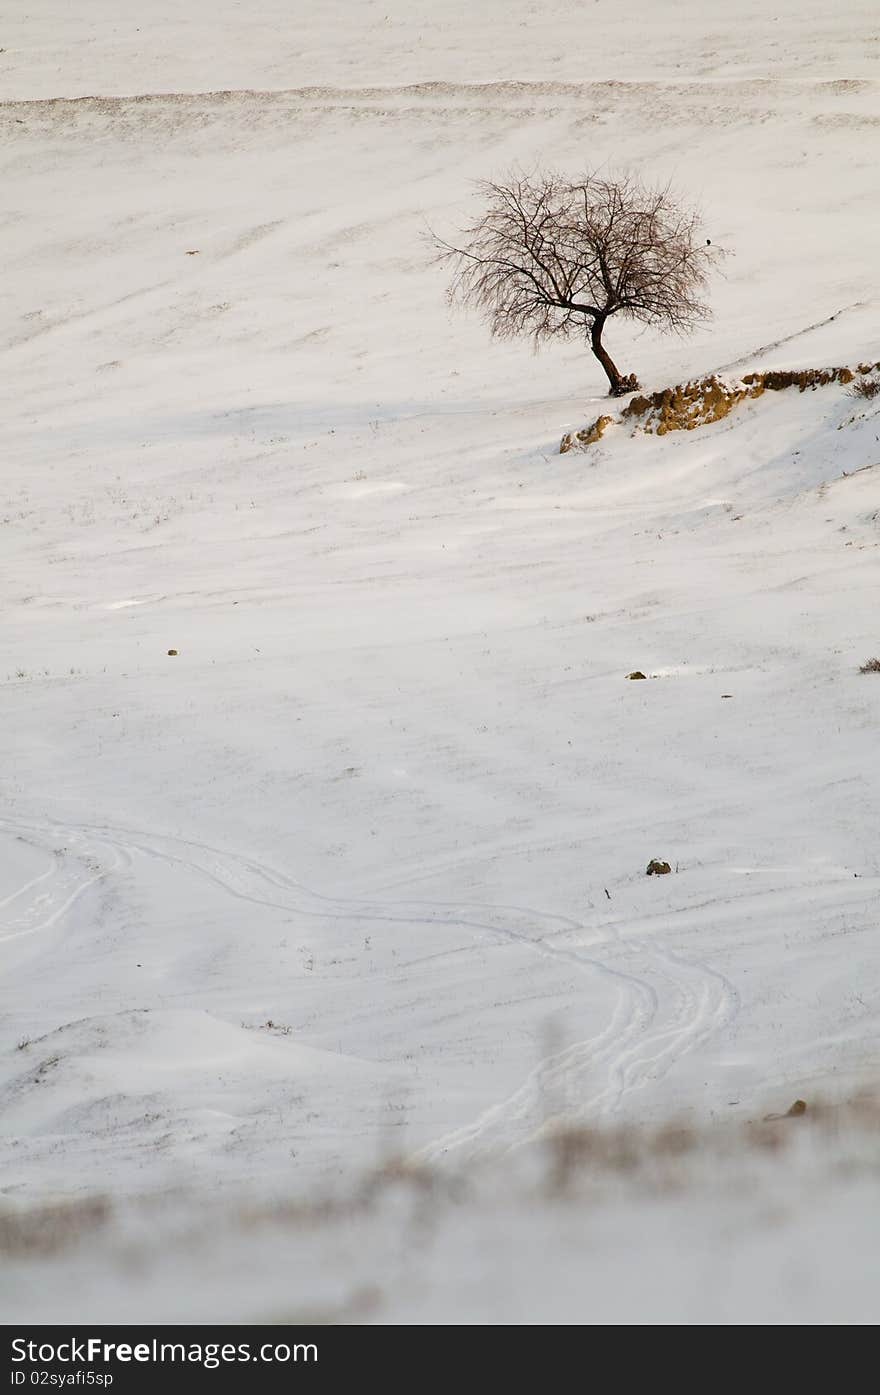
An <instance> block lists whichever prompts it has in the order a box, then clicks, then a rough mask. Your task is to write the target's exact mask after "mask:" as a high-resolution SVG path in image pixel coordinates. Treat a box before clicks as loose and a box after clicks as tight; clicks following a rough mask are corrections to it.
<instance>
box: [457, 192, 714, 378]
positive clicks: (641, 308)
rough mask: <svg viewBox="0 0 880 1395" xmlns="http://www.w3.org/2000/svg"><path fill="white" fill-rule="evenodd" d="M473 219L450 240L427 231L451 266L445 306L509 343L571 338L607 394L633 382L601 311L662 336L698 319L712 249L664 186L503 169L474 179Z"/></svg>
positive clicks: (692, 213) (691, 213) (696, 218)
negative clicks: (583, 344) (595, 363)
mask: <svg viewBox="0 0 880 1395" xmlns="http://www.w3.org/2000/svg"><path fill="white" fill-rule="evenodd" d="M479 189H480V192H481V194H482V195H483V198H484V201H485V203H484V209H483V213H482V215H481V216H480V218H479V219H478V220H477V221H476V222H475V223H474V224H473V225H472V226H471V227H469V228H466V229H465V230H464V232H463V233H462V238H461V244H460V245H454V244H452V243H449V242H445V241H443V240H442V239H441V238H439V237H436V236H435V235H433V234H432V239H433V242H434V245H435V247H436V249H437V253H438V258H439V259H440V260H441V261H443V262H447V263H449V264H450V265H451V266H452V268H453V272H454V275H453V280H452V284H451V286H450V290H449V298H450V300H451V301H462V302H464V303H465V304H469V305H474V306H476V307H477V308H478V309H479V310H481V311H482V312H483V313H484V315H485V316H486V318H487V319H488V321H489V324H490V326H491V330H492V333H493V334H494V335H496V336H497V337H498V338H502V339H508V338H513V337H515V336H517V335H521V334H528V335H531V337H532V339H533V340H534V342H535V346H536V347H537V346H538V345H539V344H541V343H542V342H543V341H544V340H545V339H550V338H553V337H554V336H561V337H563V338H565V337H567V336H569V335H572V334H582V335H583V336H584V337H585V338H587V339H589V342H590V346H591V348H592V350H593V353H594V354H595V355H596V358H597V359H598V360H599V362H600V363H601V365H602V367H603V368H604V370H605V372H606V374H607V376H608V381H609V383H610V385H611V394H612V396H619V395H620V394H621V393H624V392H628V391H631V390H632V389H633V388H636V387H638V383H637V382H636V380H635V378H634V377H632V376H628V377H624V376H623V375H622V374H621V373H620V372H619V371H618V369H617V367H616V365H615V364H614V362H613V360H612V359H611V357H610V355H609V354H608V352H607V350H606V349H605V347H604V346H603V343H602V333H603V331H604V329H605V325H606V322H607V321H608V320H609V319H610V318H611V316H612V315H622V316H626V317H628V318H629V319H632V320H637V321H639V322H640V323H641V324H646V325H655V326H656V327H657V328H658V329H660V330H662V331H667V332H672V333H676V334H688V333H690V332H691V331H692V330H693V329H694V328H695V327H696V326H697V324H699V323H700V322H701V321H702V320H704V319H707V318H708V317H709V314H710V311H709V308H708V306H707V305H705V304H704V303H703V301H702V300H701V299H700V293H701V292H702V291H703V289H704V287H705V286H706V283H707V281H708V272H709V269H710V265H711V262H712V258H713V254H714V253H715V251H716V249H715V248H713V247H712V246H711V244H710V242H709V240H708V239H707V238H705V237H703V235H702V233H701V229H700V215H699V213H698V212H697V211H696V210H695V209H692V208H689V207H687V206H686V205H685V204H683V203H681V202H680V200H679V199H678V198H677V197H676V195H675V194H674V193H673V192H672V191H671V190H670V189H669V188H668V187H667V188H650V187H648V186H646V185H644V184H642V183H641V182H640V180H638V179H637V178H636V177H635V176H633V175H623V176H621V177H620V178H616V179H604V178H600V177H599V176H598V175H595V174H589V175H587V176H586V177H585V178H584V179H582V180H581V181H580V182H577V183H572V182H569V181H567V180H563V179H561V178H560V177H559V176H557V175H552V174H542V175H537V176H531V177H530V176H527V175H511V176H510V177H509V178H508V179H507V180H506V181H505V182H504V183H502V184H495V183H489V182H486V183H483V184H481V185H479Z"/></svg>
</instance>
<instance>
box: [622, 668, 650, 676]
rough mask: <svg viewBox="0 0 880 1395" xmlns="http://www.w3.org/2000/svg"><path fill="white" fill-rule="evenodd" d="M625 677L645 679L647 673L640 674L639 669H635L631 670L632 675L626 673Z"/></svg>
mask: <svg viewBox="0 0 880 1395" xmlns="http://www.w3.org/2000/svg"><path fill="white" fill-rule="evenodd" d="M626 676H627V678H647V676H648V675H647V673H642V670H641V669H640V668H636V669H633V671H632V673H628V674H627V675H626Z"/></svg>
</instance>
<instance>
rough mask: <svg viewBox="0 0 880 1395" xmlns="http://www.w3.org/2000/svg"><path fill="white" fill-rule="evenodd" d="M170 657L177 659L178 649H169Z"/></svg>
mask: <svg viewBox="0 0 880 1395" xmlns="http://www.w3.org/2000/svg"><path fill="white" fill-rule="evenodd" d="M168 657H169V659H176V658H177V650H176V649H169V650H168Z"/></svg>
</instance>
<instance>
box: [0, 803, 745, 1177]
mask: <svg viewBox="0 0 880 1395" xmlns="http://www.w3.org/2000/svg"><path fill="white" fill-rule="evenodd" d="M0 828H7V829H10V830H15V831H16V832H19V831H20V830H26V831H27V832H28V833H30V834H31V835H32V836H36V837H37V838H39V837H40V836H41V835H42V836H43V837H44V838H45V837H46V836H47V835H49V837H50V838H51V840H52V841H53V843H54V842H57V840H58V838H59V836H62V837H63V838H64V840H65V841H66V843H68V844H70V845H73V846H75V845H76V844H77V843H78V842H82V841H84V840H85V841H88V840H90V839H94V840H95V841H96V842H97V843H98V845H99V846H101V847H103V848H107V847H109V849H111V850H112V852H113V855H114V858H115V863H114V867H117V866H121V865H123V864H125V863H128V862H130V859H131V857H132V855H133V854H140V855H142V856H147V857H153V858H156V859H158V860H159V861H163V862H165V863H167V864H169V865H176V866H180V867H182V868H183V869H184V870H187V871H189V872H191V873H195V874H196V875H198V876H201V877H203V878H204V879H206V880H207V881H209V882H211V883H212V884H214V885H215V886H217V887H219V888H220V889H221V890H222V891H223V892H225V893H226V894H227V895H230V896H233V897H236V898H237V899H240V900H242V901H245V902H248V903H249V904H252V905H258V906H267V907H270V908H274V909H277V910H282V911H286V912H291V911H293V912H295V913H296V914H298V915H300V916H307V917H310V918H321V919H330V920H344V921H346V922H357V921H364V922H371V923H376V922H381V923H385V924H406V925H425V926H427V925H443V926H448V927H449V928H456V929H464V930H473V931H477V932H479V933H480V934H481V935H484V936H490V937H492V938H493V939H495V940H496V941H497V940H500V941H504V942H507V943H510V944H513V945H516V946H518V947H520V948H523V949H526V950H528V951H529V952H530V953H532V954H535V955H538V956H539V957H542V958H544V959H551V960H554V961H556V962H562V963H565V964H567V965H571V966H572V967H575V968H577V969H578V970H579V971H581V972H587V973H591V974H599V975H601V976H602V977H604V978H606V979H607V980H608V981H609V982H610V983H611V984H612V985H613V986H614V988H615V992H616V995H617V996H616V1001H615V1005H614V1008H613V1011H612V1014H611V1018H610V1020H609V1021H608V1023H607V1024H606V1026H605V1027H604V1028H603V1029H602V1031H600V1032H599V1033H597V1034H594V1035H592V1036H590V1037H587V1038H585V1039H584V1040H580V1041H577V1042H574V1043H573V1044H571V1045H570V1046H568V1047H566V1048H565V1049H564V1050H562V1051H556V1052H554V1053H553V1054H551V1055H549V1056H547V1057H546V1058H545V1059H544V1060H542V1061H540V1062H538V1064H537V1065H536V1066H535V1067H534V1069H533V1070H532V1071H530V1072H529V1074H528V1075H527V1077H526V1079H525V1080H524V1081H523V1082H522V1084H521V1085H520V1086H519V1087H518V1088H517V1089H516V1090H514V1091H513V1092H512V1093H511V1094H510V1095H509V1096H507V1097H506V1098H505V1099H503V1100H500V1101H497V1102H496V1103H495V1104H493V1105H491V1106H490V1107H489V1108H488V1109H486V1110H484V1111H483V1113H482V1114H480V1115H479V1117H478V1118H477V1119H475V1120H473V1121H471V1122H470V1123H469V1124H467V1125H464V1126H462V1127H460V1128H457V1129H454V1130H452V1131H450V1132H449V1133H447V1134H445V1135H443V1136H442V1137H440V1138H438V1139H435V1140H434V1141H433V1142H432V1143H430V1144H428V1145H427V1146H426V1147H424V1148H423V1149H421V1150H420V1151H419V1152H418V1153H417V1154H416V1156H417V1157H418V1158H420V1159H423V1160H426V1159H432V1160H434V1159H437V1158H439V1157H441V1156H444V1155H445V1154H447V1153H449V1152H451V1151H456V1152H458V1151H460V1150H463V1151H464V1152H465V1153H466V1154H467V1153H473V1152H475V1151H478V1150H482V1149H485V1148H498V1147H501V1148H510V1147H516V1146H518V1145H519V1144H521V1143H524V1142H527V1141H530V1140H532V1139H535V1138H538V1137H540V1136H541V1135H542V1134H544V1133H545V1132H546V1131H547V1130H548V1128H550V1127H552V1126H554V1125H555V1124H558V1123H559V1121H560V1118H565V1119H567V1120H572V1119H575V1120H582V1119H586V1118H590V1117H595V1116H596V1115H597V1114H598V1115H600V1116H601V1115H602V1114H604V1113H605V1112H608V1111H614V1110H617V1109H619V1108H620V1106H621V1103H622V1102H623V1100H624V1099H625V1098H626V1096H627V1095H629V1094H630V1093H631V1092H633V1091H635V1090H638V1089H641V1088H643V1087H644V1086H645V1085H647V1084H649V1083H650V1082H652V1081H656V1080H658V1079H660V1078H662V1077H663V1076H665V1075H666V1074H668V1072H669V1070H670V1069H671V1068H672V1067H673V1066H674V1064H675V1063H676V1061H678V1060H679V1059H680V1058H681V1057H682V1056H683V1055H684V1054H686V1053H687V1052H689V1051H692V1050H693V1049H694V1048H695V1047H697V1046H699V1045H700V1044H702V1042H703V1041H705V1040H706V1039H707V1038H708V1037H709V1036H711V1035H712V1034H713V1033H714V1032H716V1031H718V1030H719V1029H720V1028H721V1027H722V1026H724V1025H726V1023H728V1022H729V1021H730V1020H732V1017H733V1015H734V1014H735V1012H736V1006H737V998H736V993H735V991H734V990H733V988H732V986H731V985H730V983H729V982H728V980H727V979H725V978H724V976H723V975H722V974H720V973H718V972H717V971H715V970H711V969H707V968H705V967H704V966H702V965H700V964H698V963H695V962H691V961H688V960H685V959H683V958H681V957H680V956H677V955H675V954H673V953H672V952H670V951H666V950H664V949H663V948H661V947H660V946H659V945H658V944H656V943H654V942H650V941H645V940H639V939H632V940H630V939H623V938H622V937H621V936H620V933H619V931H618V930H617V929H616V928H615V927H614V926H606V927H604V932H605V938H603V939H602V940H601V941H600V942H599V945H598V947H597V949H598V954H595V953H589V954H588V953H585V952H583V951H582V950H580V949H578V948H576V947H572V946H568V945H565V944H559V943H555V942H554V940H553V939H551V938H542V936H541V934H540V931H539V932H538V933H536V934H530V933H527V932H526V931H524V930H520V929H516V928H514V927H513V926H512V925H511V924H510V923H509V922H510V917H511V915H513V914H516V915H518V916H524V917H527V918H528V919H529V920H531V921H532V922H534V923H536V925H537V926H540V927H542V928H543V929H544V933H545V935H546V933H547V931H548V930H549V931H550V934H551V935H555V936H564V935H566V934H567V933H577V932H582V931H583V930H584V929H585V928H586V927H585V926H584V925H582V924H581V923H580V922H578V921H576V920H574V919H572V918H571V917H568V916H565V915H560V914H558V913H553V912H547V911H542V910H540V909H536V908H534V907H526V906H521V905H492V906H487V905H476V904H474V903H467V902H436V901H417V900H412V901H410V900H406V901H404V900H393V901H378V900H374V899H368V898H354V897H341V896H328V895H325V894H322V893H319V892H315V891H312V890H311V889H309V888H308V887H306V886H305V885H304V884H303V883H302V882H299V881H297V880H296V879H294V878H292V877H290V876H288V875H286V874H285V873H282V872H279V871H278V870H277V869H275V868H273V867H270V866H267V865H266V864H263V863H261V862H258V861H257V860H256V859H254V858H251V857H246V856H240V855H238V854H234V853H229V852H226V851H225V850H223V849H220V848H216V847H213V846H212V845H210V844H207V843H201V842H198V841H195V840H189V839H183V838H176V837H172V836H170V835H166V834H150V833H144V832H142V831H140V830H133V829H125V828H113V827H108V826H106V825H78V826H75V827H73V826H68V825H64V824H61V823H55V822H48V823H42V824H41V823H38V822H29V823H26V824H16V823H13V821H12V820H8V819H0ZM77 861H78V862H80V863H82V864H84V866H83V869H82V870H80V871H79V872H78V873H77V874H76V875H74V873H73V872H72V871H71V870H70V869H67V871H66V872H65V873H64V874H63V875H62V881H61V890H62V891H67V893H68V894H67V895H66V896H65V897H64V898H63V899H62V901H61V903H60V904H58V898H59V893H56V894H55V895H54V896H52V895H51V893H50V895H49V897H48V902H49V914H48V915H45V914H44V913H43V912H44V911H45V909H46V905H45V903H46V901H47V897H45V896H42V895H38V896H36V897H33V898H31V900H30V902H25V907H24V912H23V915H22V916H20V917H19V918H18V919H17V920H16V921H15V922H13V924H20V925H21V928H18V929H14V930H12V931H11V933H9V934H7V935H5V936H3V937H2V938H4V939H10V938H16V937H17V936H19V935H24V934H32V933H34V932H35V931H36V930H40V929H45V928H48V926H50V925H51V924H53V923H54V922H55V921H57V920H58V919H59V918H60V916H62V915H63V914H64V913H65V911H66V910H67V909H69V907H70V905H72V904H73V902H74V901H75V900H76V899H77V897H78V896H79V895H81V893H82V892H83V891H85V890H86V888H87V887H88V886H90V885H92V884H93V883H94V882H96V881H98V880H100V879H101V878H102V877H104V876H106V875H107V871H108V870H112V869H105V870H103V871H102V870H100V869H99V868H97V867H96V866H95V863H94V861H90V860H89V859H88V858H87V856H86V854H85V853H81V854H77ZM84 871H85V872H86V873H88V874H89V875H85V876H84V875H83V872H84ZM58 875H59V871H58V866H57V865H56V866H54V867H53V868H50V869H49V872H47V873H42V874H40V876H39V877H36V878H33V879H31V881H30V882H28V883H27V884H26V885H25V886H23V887H21V888H19V889H18V891H17V892H14V893H12V895H11V897H7V899H6V902H4V903H2V904H8V903H11V902H13V903H14V902H15V901H16V900H18V899H19V898H23V897H25V895H26V893H27V892H28V891H29V890H30V889H32V888H33V887H35V886H41V885H42V883H43V882H44V881H47V880H50V879H54V878H56V877H57V876H58ZM474 913H476V914H474ZM29 920H32V921H33V922H34V923H33V924H29V923H27V922H28V921H29ZM551 926H552V927H555V928H553V929H551V928H550V927H551ZM615 961H616V962H615ZM597 1071H601V1072H602V1073H603V1075H604V1080H603V1082H602V1084H601V1087H600V1088H599V1089H598V1090H597V1091H596V1092H595V1093H594V1094H592V1095H591V1096H589V1097H587V1098H584V1093H585V1092H584V1086H585V1085H587V1083H588V1082H589V1081H590V1080H591V1079H593V1078H595V1074H596V1072H597ZM558 1100H564V1102H565V1103H564V1109H563V1111H562V1113H561V1114H558V1113H557V1115H556V1116H554V1117H551V1118H548V1117H547V1111H548V1106H549V1105H551V1104H553V1103H554V1102H556V1101H558ZM539 1120H540V1122H538V1121H539Z"/></svg>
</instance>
